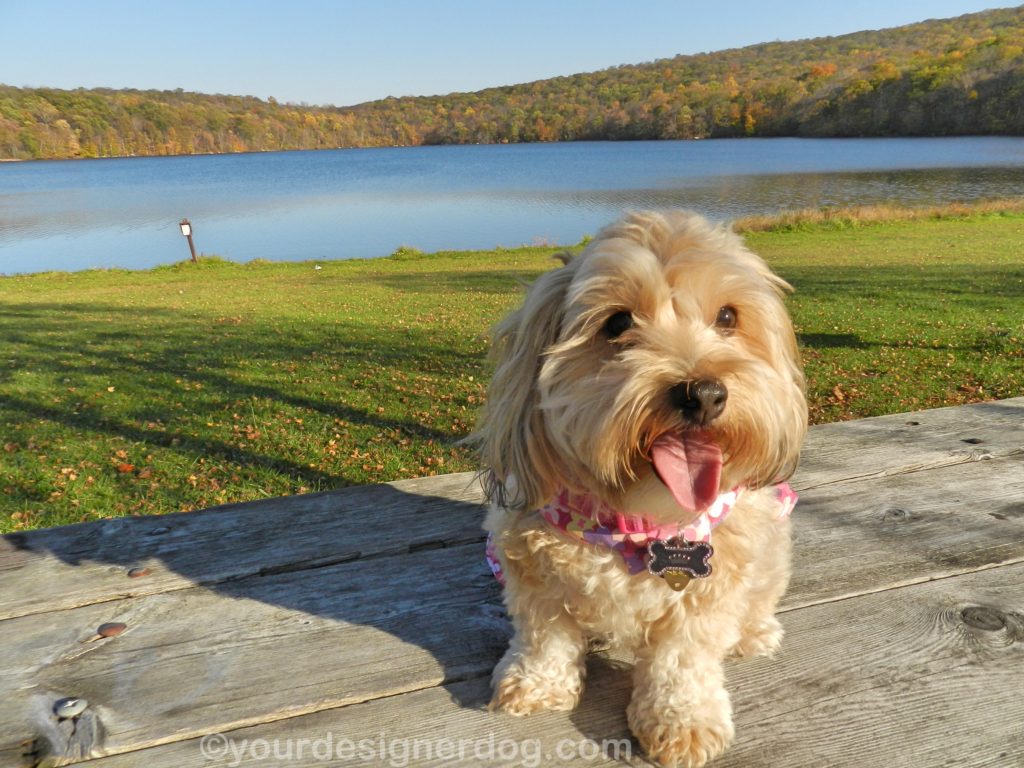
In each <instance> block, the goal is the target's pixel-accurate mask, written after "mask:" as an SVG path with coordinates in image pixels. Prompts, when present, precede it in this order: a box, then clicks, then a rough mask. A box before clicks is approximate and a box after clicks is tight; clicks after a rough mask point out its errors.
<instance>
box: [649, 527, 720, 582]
mask: <svg viewBox="0 0 1024 768" xmlns="http://www.w3.org/2000/svg"><path fill="white" fill-rule="evenodd" d="M714 552H715V550H714V549H712V547H711V545H710V544H708V543H707V542H703V541H698V542H689V541H686V540H685V539H681V538H676V539H669V540H668V541H652V542H651V543H650V544H649V545H648V547H647V570H648V571H650V572H651V573H652V574H654V575H655V576H661V577H662V578H663V579H665V583H666V584H668V585H669V586H670V587H671V588H672V589H674V590H675V591H677V592H679V591H680V590H683V589H686V585H687V584H689V583H690V580H691V579H693V578H697V579H703V578H705V577H707V576H710V575H711V563H709V562H708V561H709V560H710V559H711V555H713V554H714Z"/></svg>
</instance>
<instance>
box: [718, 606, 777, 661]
mask: <svg viewBox="0 0 1024 768" xmlns="http://www.w3.org/2000/svg"><path fill="white" fill-rule="evenodd" d="M783 634H785V633H784V631H783V629H782V625H781V624H779V622H778V619H776V618H775V617H774V616H769V617H768V618H767V619H763V620H762V621H759V622H757V623H756V624H748V625H747V626H745V627H744V628H743V634H742V635H741V636H740V639H739V641H738V642H737V643H736V645H734V646H733V647H732V649H731V650H730V651H729V655H730V656H731V657H732V658H734V659H738V658H746V657H753V656H768V657H771V656H774V655H775V652H776V651H777V650H778V649H779V646H780V645H781V644H782V636H783Z"/></svg>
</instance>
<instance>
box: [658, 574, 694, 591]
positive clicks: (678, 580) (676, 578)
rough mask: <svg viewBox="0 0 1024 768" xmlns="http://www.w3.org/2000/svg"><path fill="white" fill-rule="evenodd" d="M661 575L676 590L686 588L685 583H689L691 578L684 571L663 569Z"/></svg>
mask: <svg viewBox="0 0 1024 768" xmlns="http://www.w3.org/2000/svg"><path fill="white" fill-rule="evenodd" d="M662 576H663V577H664V579H665V583H666V584H668V585H669V586H670V587H672V589H674V590H675V591H676V592H682V591H683V590H684V589H686V585H687V584H689V583H690V579H691V578H692V577H691V576H690V574H688V573H687V572H686V571H665V572H664V573H663V574H662Z"/></svg>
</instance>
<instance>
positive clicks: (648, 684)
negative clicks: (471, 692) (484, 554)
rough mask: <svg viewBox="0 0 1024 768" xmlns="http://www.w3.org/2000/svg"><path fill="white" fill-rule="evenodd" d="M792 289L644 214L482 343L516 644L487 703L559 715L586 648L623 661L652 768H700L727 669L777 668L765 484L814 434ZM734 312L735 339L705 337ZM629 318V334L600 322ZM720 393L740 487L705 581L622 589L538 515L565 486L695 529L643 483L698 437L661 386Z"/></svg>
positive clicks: (777, 524)
mask: <svg viewBox="0 0 1024 768" xmlns="http://www.w3.org/2000/svg"><path fill="white" fill-rule="evenodd" d="M788 289H789V286H788V285H787V284H786V283H785V282H784V281H783V280H781V279H780V278H779V277H777V276H775V275H774V274H773V273H772V272H771V270H770V269H769V268H768V266H767V265H766V264H765V263H764V262H763V261H762V260H761V259H760V258H758V257H757V256H755V255H754V254H753V253H751V252H750V251H748V250H747V249H746V248H745V247H744V245H743V243H742V240H741V239H740V238H739V237H738V236H737V235H735V234H734V233H732V232H731V231H730V230H728V229H726V228H723V227H712V226H711V225H710V224H708V222H706V221H705V220H704V219H702V218H700V217H699V216H696V215H692V214H686V213H682V212H676V213H666V214H658V213H638V214H632V215H629V216H626V217H625V218H624V219H622V220H621V221H619V222H617V223H615V224H613V225H612V226H610V227H608V228H606V229H605V230H603V231H602V232H601V233H600V234H599V235H598V237H597V238H596V239H595V240H594V241H593V242H591V243H590V244H589V245H588V246H587V248H586V249H585V250H584V251H583V253H582V254H580V255H579V256H577V257H576V258H573V259H571V260H569V259H567V260H566V263H565V264H564V266H562V267H560V268H558V269H555V270H553V271H551V272H548V273H546V274H545V275H543V276H542V277H541V278H540V279H538V280H537V281H536V283H535V284H534V285H533V286H532V288H531V289H530V291H529V293H528V295H527V296H526V300H525V303H524V304H523V306H522V307H521V308H520V309H519V310H517V311H516V312H513V313H512V314H511V315H510V316H509V317H507V318H506V319H505V320H504V321H503V322H502V323H501V324H500V325H499V326H498V327H497V329H496V330H495V339H494V351H495V356H496V363H497V365H496V370H495V374H494V378H493V380H492V383H491V387H490V390H489V395H488V403H487V407H486V409H485V412H484V414H483V415H482V417H481V422H480V425H479V427H478V431H477V434H476V439H477V441H478V443H479V446H480V451H481V456H482V459H483V462H484V464H485V466H486V467H487V468H488V471H487V473H486V478H487V486H488V488H487V490H488V495H489V497H490V499H491V510H490V513H489V514H488V517H487V521H486V523H485V527H486V528H487V530H488V531H489V532H490V533H491V534H492V536H493V537H494V542H495V546H496V550H497V555H498V559H499V561H500V563H501V566H502V569H503V571H504V574H505V578H506V586H505V602H506V605H507V608H508V611H509V614H510V616H511V617H512V620H513V624H514V627H515V636H514V637H513V639H512V641H511V644H510V646H509V649H508V651H507V653H506V654H505V656H504V658H503V659H502V660H501V662H500V663H499V664H498V666H497V667H496V669H495V671H494V697H493V700H492V702H491V706H492V708H494V709H498V710H501V711H504V712H507V713H510V714H514V715H526V714H529V713H531V712H536V711H540V710H559V709H561V710H566V709H572V708H573V707H575V706H576V704H577V702H578V701H579V698H580V694H581V692H582V689H583V681H584V675H585V666H584V655H585V652H586V649H587V643H588V641H589V640H590V639H591V638H601V639H604V640H607V641H611V642H612V643H613V644H617V645H619V646H622V647H624V648H626V649H628V650H630V651H632V653H633V654H634V656H635V659H636V664H635V672H634V689H633V695H632V700H631V701H630V704H629V708H628V711H627V715H628V720H629V725H630V728H631V729H632V731H633V733H634V735H635V736H636V738H637V739H638V740H639V742H640V744H641V746H642V747H643V748H644V749H645V750H646V752H647V754H648V755H649V756H650V757H652V758H653V759H655V760H657V761H658V762H660V763H662V764H664V765H683V766H700V765H703V764H704V763H705V762H706V761H707V760H710V759H712V758H713V757H715V756H716V755H718V754H719V753H721V752H722V751H723V750H724V749H725V748H726V747H727V746H728V744H729V742H730V740H731V739H732V737H733V726H732V719H731V707H730V703H729V696H728V694H727V693H726V691H725V689H724V687H723V672H722V661H723V659H725V658H726V657H727V656H729V655H749V654H770V653H771V652H772V651H773V650H774V649H775V648H776V647H777V645H778V644H779V641H780V640H781V637H782V628H781V627H780V625H779V623H778V622H777V621H776V619H775V617H774V615H773V614H774V610H775V606H776V603H777V602H778V600H779V597H780V596H781V595H782V593H783V592H784V590H785V588H786V583H787V580H788V577H789V550H790V545H789V524H788V521H786V520H783V521H779V520H776V519H775V517H776V512H777V510H778V507H777V504H778V502H777V501H776V499H775V494H774V489H773V488H772V487H770V486H771V485H772V484H774V483H776V482H779V481H781V480H783V479H785V478H787V477H789V475H790V474H792V472H793V470H794V469H795V467H796V463H797V460H798V454H799V450H800V444H801V442H802V440H803V436H804V432H805V430H806V423H807V407H806V402H805V398H804V379H803V374H802V372H801V368H800V362H799V358H798V354H797V346H796V340H795V338H794V334H793V330H792V326H791V324H790V321H789V318H788V316H787V314H786V311H785V308H784V307H783V303H782V297H783V294H784V292H785V291H786V290H788ZM723 307H729V308H731V309H733V310H734V311H735V316H736V318H737V322H736V325H735V327H734V328H727V327H722V324H721V323H716V319H717V318H718V317H719V311H720V309H721V308H723ZM621 312H629V313H630V315H631V317H632V326H631V327H629V328H628V329H627V330H625V332H623V333H621V335H616V334H612V333H610V332H609V330H608V326H606V323H607V322H608V319H609V317H611V316H612V315H614V314H616V313H621ZM699 379H714V380H717V381H720V382H722V383H723V384H724V385H725V386H726V387H727V389H728V400H727V403H726V405H725V408H724V411H723V412H722V413H721V415H719V416H718V417H717V418H716V419H715V420H714V421H713V422H712V423H711V424H710V427H708V430H709V431H710V432H711V434H712V435H713V437H714V440H715V442H716V443H717V444H718V445H719V446H720V447H721V449H722V453H723V467H722V480H721V488H722V490H728V489H731V488H733V487H735V486H737V485H743V486H746V488H747V489H748V490H747V491H745V492H744V493H743V494H742V495H741V497H740V501H739V502H738V504H737V505H736V507H735V508H734V509H733V511H732V512H731V514H730V516H729V517H728V518H727V519H726V520H725V521H724V522H723V523H722V525H720V526H719V527H718V528H717V529H716V530H715V533H714V537H713V543H714V549H715V555H714V558H713V561H712V562H713V566H714V573H713V574H712V575H711V576H710V577H709V578H707V579H700V580H696V579H695V580H694V581H693V582H691V583H690V584H689V586H687V587H686V589H685V590H684V591H682V592H674V591H673V590H672V589H670V588H669V587H668V586H667V585H666V584H665V583H664V581H663V580H662V579H660V578H658V577H655V576H652V575H650V574H648V573H641V574H636V575H630V574H629V573H628V572H627V570H626V567H625V565H624V563H623V560H622V557H621V556H620V555H619V554H618V553H616V552H615V551H613V550H611V549H607V548H602V547H599V546H594V545H591V544H587V543H584V542H582V541H581V540H580V539H577V538H572V537H569V536H566V535H565V533H563V532H561V531H558V530H555V529H554V528H553V527H552V526H550V525H549V524H547V523H546V522H545V521H544V520H543V519H542V518H541V517H540V516H539V515H538V514H537V512H536V510H537V508H538V507H540V506H541V505H542V504H543V503H544V502H546V501H547V500H548V499H549V498H550V497H551V496H552V495H553V494H554V493H555V492H556V491H557V489H558V488H560V487H568V488H571V489H574V490H578V491H583V492H589V493H591V494H594V495H595V496H596V497H598V498H600V499H601V500H602V501H604V502H606V503H607V504H610V505H612V506H613V507H615V508H616V509H621V510H624V511H627V512H630V513H634V514H641V513H642V514H643V515H644V516H645V517H647V518H648V519H651V520H654V521H658V522H671V521H682V522H688V521H689V520H690V519H691V518H692V517H693V513H692V512H686V511H684V510H683V509H682V508H680V507H679V506H678V505H677V503H676V502H675V500H674V499H673V497H672V495H671V494H670V493H669V491H668V489H667V488H666V486H665V485H664V484H662V482H661V481H660V480H659V478H658V476H657V475H656V474H655V472H654V471H653V469H652V466H651V460H650V448H651V444H652V442H653V441H654V440H655V439H656V438H658V437H659V436H660V435H663V434H665V433H669V432H675V433H681V432H683V431H685V430H686V429H688V428H692V424H691V423H688V422H687V419H686V418H684V416H683V415H682V414H681V412H680V409H679V408H678V407H677V406H676V405H673V402H672V399H671V398H670V396H669V391H670V389H671V388H672V387H674V386H676V385H679V384H680V383H681V382H692V381H695V380H699Z"/></svg>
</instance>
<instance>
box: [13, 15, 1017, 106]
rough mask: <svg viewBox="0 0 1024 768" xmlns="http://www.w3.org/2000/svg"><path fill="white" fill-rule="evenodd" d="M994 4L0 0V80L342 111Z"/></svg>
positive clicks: (872, 26) (878, 25)
mask: <svg viewBox="0 0 1024 768" xmlns="http://www.w3.org/2000/svg"><path fill="white" fill-rule="evenodd" d="M1011 5H1012V3H1005V2H1004V3H999V2H998V0H987V1H986V0H980V1H978V2H975V1H973V0H843V1H842V2H836V1H835V0H813V1H811V0H774V1H773V2H765V0H758V1H756V2H753V1H748V0H738V1H735V2H730V1H729V0H720V1H719V2H710V3H709V2H696V1H695V0H674V1H673V0H625V1H624V0H613V1H612V0H511V1H510V0H501V1H500V2H499V1H496V0H495V1H492V0H333V2H332V1H331V0H272V1H270V2H268V1H267V0H248V1H247V2H246V1H243V0H174V2H167V3H164V2H148V1H147V0H142V1H141V2H140V0H0V83H4V84H7V85H15V86H49V87H53V88H78V87H85V88H95V87H108V88H143V89H148V88H156V89H168V90H170V89H174V88H183V89H184V90H186V91H200V92H203V93H225V94H235V95H246V96H258V97H260V98H263V99H266V98H268V97H271V96H273V97H274V98H276V99H277V100H278V101H281V102H291V103H296V104H301V103H306V104H317V105H326V104H333V105H336V106H347V105H351V104H358V103H361V102H364V101H371V100H374V99H380V98H385V97H387V96H412V95H416V96H420V95H437V94H444V93H451V92H454V91H475V90H479V89H481V88H486V87H490V86H498V85H511V84H514V83H523V82H529V81H532V80H540V79H544V78H548V77H554V76H557V75H569V74H575V73H577V72H592V71H595V70H599V69H604V68H606V67H612V66H616V65H619V64H638V63H641V62H646V61H653V60H655V59H660V58H668V57H671V56H675V55H677V54H688V53H701V52H706V51H716V50H721V49H724V48H736V47H741V46H744V45H751V44H754V43H760V42H769V41H775V40H799V39H803V38H809V37H820V36H826V35H841V34H846V33H849V32H858V31H861V30H865V29H881V28H883V27H893V26H900V25H902V24H908V23H912V22H915V21H923V20H925V19H933V18H947V17H953V16H959V15H961V14H964V13H974V12H977V11H981V10H985V9H986V8H992V7H1010V6H1011Z"/></svg>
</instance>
